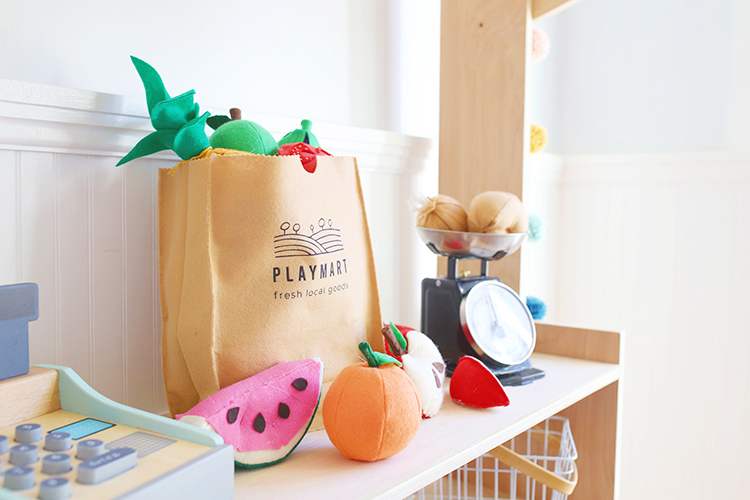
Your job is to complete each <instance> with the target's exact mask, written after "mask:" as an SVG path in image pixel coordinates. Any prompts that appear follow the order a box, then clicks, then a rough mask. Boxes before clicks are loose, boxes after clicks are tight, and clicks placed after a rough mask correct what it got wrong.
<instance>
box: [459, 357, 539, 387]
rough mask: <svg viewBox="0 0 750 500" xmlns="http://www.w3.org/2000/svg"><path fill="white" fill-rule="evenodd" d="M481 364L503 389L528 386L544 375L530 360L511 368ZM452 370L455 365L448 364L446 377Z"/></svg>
mask: <svg viewBox="0 0 750 500" xmlns="http://www.w3.org/2000/svg"><path fill="white" fill-rule="evenodd" d="M483 363H484V365H485V366H486V367H487V368H488V369H489V370H490V371H491V372H492V374H493V375H494V376H495V377H497V379H498V380H499V381H500V383H501V384H503V386H505V387H515V386H519V385H526V384H530V383H532V382H533V381H534V380H538V379H540V378H543V377H544V375H545V373H544V370H540V369H539V368H534V367H533V366H532V365H531V360H528V359H527V360H526V361H524V362H523V363H521V364H518V365H513V366H508V365H501V364H500V363H496V364H495V363H493V364H490V363H487V362H484V361H483ZM454 368H456V365H455V364H453V363H448V366H447V367H446V372H447V374H448V376H452V375H453V369H454Z"/></svg>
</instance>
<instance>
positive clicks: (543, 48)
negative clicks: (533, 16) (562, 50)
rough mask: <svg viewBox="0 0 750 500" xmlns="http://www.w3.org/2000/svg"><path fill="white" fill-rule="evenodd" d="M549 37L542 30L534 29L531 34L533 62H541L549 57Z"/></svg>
mask: <svg viewBox="0 0 750 500" xmlns="http://www.w3.org/2000/svg"><path fill="white" fill-rule="evenodd" d="M549 48H550V41H549V35H548V34H547V32H546V31H544V30H543V29H541V28H536V27H535V28H534V29H533V30H532V32H531V60H532V61H533V62H539V61H541V60H543V59H544V58H546V57H547V56H548V55H549Z"/></svg>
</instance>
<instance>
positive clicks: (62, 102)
mask: <svg viewBox="0 0 750 500" xmlns="http://www.w3.org/2000/svg"><path fill="white" fill-rule="evenodd" d="M208 111H211V113H212V114H223V113H226V111H223V110H217V109H212V108H208ZM245 114H246V116H247V118H248V119H250V120H253V121H256V122H258V123H261V124H263V126H264V127H265V128H267V129H268V130H269V132H271V133H272V134H273V135H274V136H275V137H281V136H283V135H284V134H285V133H286V132H288V131H289V130H292V129H294V128H296V127H298V126H299V121H300V120H301V119H300V118H288V117H278V116H266V115H255V114H251V113H245ZM152 130H153V128H152V127H151V124H150V120H149V118H148V112H147V110H146V101H145V97H131V96H121V95H114V94H104V93H101V92H93V91H89V90H79V89H69V88H65V87H57V86H53V85H44V84H38V83H28V82H19V81H14V80H6V79H0V149H6V150H15V151H19V150H20V151H43V152H49V153H67V154H85V155H94V156H106V157H112V158H121V157H122V156H124V155H125V154H126V153H127V152H128V151H129V150H130V148H132V147H133V146H134V145H135V144H136V143H137V142H138V141H139V140H140V139H141V138H142V137H143V136H145V135H147V134H148V133H150V132H151V131H152ZM315 134H316V135H317V136H318V138H319V139H320V141H321V143H322V144H324V145H325V148H326V149H327V150H329V151H331V152H334V153H336V154H338V155H340V156H356V157H357V162H358V165H359V168H360V170H362V171H364V172H370V173H388V174H411V175H414V174H419V173H421V172H423V171H427V170H433V169H436V168H437V148H436V147H433V144H432V141H431V140H430V139H427V138H422V137H412V136H407V135H403V134H398V133H395V132H389V131H385V130H375V129H366V128H362V127H350V126H344V125H336V124H328V123H319V122H316V123H315ZM150 158H154V159H163V160H167V161H175V162H177V161H179V158H178V157H177V156H176V155H174V154H172V153H171V152H169V153H161V154H156V155H152V156H151V157H150ZM113 163H114V162H113Z"/></svg>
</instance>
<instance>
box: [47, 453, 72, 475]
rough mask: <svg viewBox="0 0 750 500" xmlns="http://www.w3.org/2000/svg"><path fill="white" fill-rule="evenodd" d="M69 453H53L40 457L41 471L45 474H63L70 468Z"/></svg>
mask: <svg viewBox="0 0 750 500" xmlns="http://www.w3.org/2000/svg"><path fill="white" fill-rule="evenodd" d="M70 463H71V460H70V455H66V454H65V453H53V454H51V455H47V456H46V457H44V458H42V472H43V473H45V474H65V473H66V472H70V470H71V469H72V467H71V465H70Z"/></svg>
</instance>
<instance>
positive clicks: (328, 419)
mask: <svg viewBox="0 0 750 500" xmlns="http://www.w3.org/2000/svg"><path fill="white" fill-rule="evenodd" d="M359 350H360V351H361V352H362V354H363V355H364V356H365V359H366V360H367V362H366V363H358V364H355V365H350V366H347V367H346V368H344V369H343V370H342V371H341V373H339V375H338V377H336V379H335V380H334V381H333V383H332V384H331V387H330V388H329V389H328V394H327V395H326V397H325V400H324V401H323V422H324V424H325V429H326V432H327V433H328V437H329V438H330V439H331V442H332V443H333V445H334V446H335V447H336V448H337V449H338V450H339V451H340V452H341V453H343V454H344V456H346V457H347V458H349V459H352V460H361V461H364V462H375V461H377V460H382V459H384V458H388V457H390V456H393V455H395V454H396V453H398V452H400V451H401V450H403V449H404V448H406V446H407V445H408V444H409V442H411V440H412V439H413V438H414V436H415V435H416V433H417V429H418V428H419V423H420V422H421V421H422V411H421V409H420V404H419V394H418V392H417V389H416V387H415V386H414V383H413V382H412V381H411V379H410V378H409V376H408V375H406V373H404V371H403V370H401V369H400V368H399V367H398V366H397V365H400V364H401V363H399V362H398V361H396V360H395V359H393V358H392V357H390V356H388V355H386V354H382V353H379V352H373V350H372V348H371V347H370V345H369V344H368V343H367V342H362V343H361V344H359Z"/></svg>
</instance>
